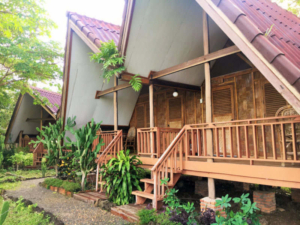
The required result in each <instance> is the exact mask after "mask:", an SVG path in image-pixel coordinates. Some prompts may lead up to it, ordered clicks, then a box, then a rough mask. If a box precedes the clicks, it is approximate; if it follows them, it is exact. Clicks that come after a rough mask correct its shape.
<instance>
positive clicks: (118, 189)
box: [101, 150, 142, 205]
mask: <svg viewBox="0 0 300 225" xmlns="http://www.w3.org/2000/svg"><path fill="white" fill-rule="evenodd" d="M129 153H130V150H127V151H126V152H125V153H124V151H123V150H122V151H120V152H119V153H118V154H117V157H116V158H112V159H111V160H110V161H109V162H108V163H107V164H106V165H103V166H102V171H101V173H102V175H103V177H104V180H105V181H106V184H105V185H104V188H106V194H107V196H109V199H110V200H111V201H112V202H114V203H115V204H117V205H125V204H129V203H132V202H134V196H133V195H132V194H131V192H132V191H133V190H134V189H138V190H140V191H141V190H142V189H141V187H140V185H139V180H140V178H141V177H140V176H139V172H138V171H139V169H138V168H137V166H138V165H141V164H142V162H141V160H139V159H138V158H137V156H136V155H133V156H130V155H129Z"/></svg>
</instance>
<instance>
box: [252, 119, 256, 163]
mask: <svg viewBox="0 0 300 225" xmlns="http://www.w3.org/2000/svg"><path fill="white" fill-rule="evenodd" d="M252 131H253V146H254V158H256V159H257V143H256V126H255V125H253V126H252Z"/></svg>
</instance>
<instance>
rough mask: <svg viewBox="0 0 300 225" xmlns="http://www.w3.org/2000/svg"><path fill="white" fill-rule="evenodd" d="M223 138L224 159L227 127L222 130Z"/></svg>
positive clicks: (224, 155)
mask: <svg viewBox="0 0 300 225" xmlns="http://www.w3.org/2000/svg"><path fill="white" fill-rule="evenodd" d="M222 138H223V157H224V158H226V156H227V153H226V137H225V127H223V128H222Z"/></svg>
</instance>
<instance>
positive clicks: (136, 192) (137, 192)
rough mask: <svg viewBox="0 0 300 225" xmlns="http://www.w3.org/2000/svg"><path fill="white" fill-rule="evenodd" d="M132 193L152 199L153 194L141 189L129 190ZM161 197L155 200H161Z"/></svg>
mask: <svg viewBox="0 0 300 225" xmlns="http://www.w3.org/2000/svg"><path fill="white" fill-rule="evenodd" d="M131 194H133V195H137V196H139V197H143V198H148V199H152V200H153V199H154V194H151V193H147V192H143V191H133V192H131ZM161 200H163V198H157V201H161Z"/></svg>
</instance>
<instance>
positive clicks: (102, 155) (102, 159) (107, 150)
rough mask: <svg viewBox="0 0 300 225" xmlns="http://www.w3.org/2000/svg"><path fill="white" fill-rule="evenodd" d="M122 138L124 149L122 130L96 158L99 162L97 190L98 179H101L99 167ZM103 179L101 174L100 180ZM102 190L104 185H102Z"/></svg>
mask: <svg viewBox="0 0 300 225" xmlns="http://www.w3.org/2000/svg"><path fill="white" fill-rule="evenodd" d="M120 139H121V149H123V132H122V130H118V131H117V135H116V136H115V137H114V139H113V140H112V141H111V142H110V143H109V145H108V146H107V147H106V148H105V149H104V151H103V152H102V153H101V155H100V156H99V157H98V159H97V160H96V163H97V173H96V191H98V180H99V167H100V164H101V163H103V162H104V161H105V159H106V156H107V155H108V153H110V152H111V150H112V149H113V148H114V147H115V145H116V144H117V143H118V141H119V140H120ZM101 180H102V176H100V181H101ZM101 190H102V186H101Z"/></svg>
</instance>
